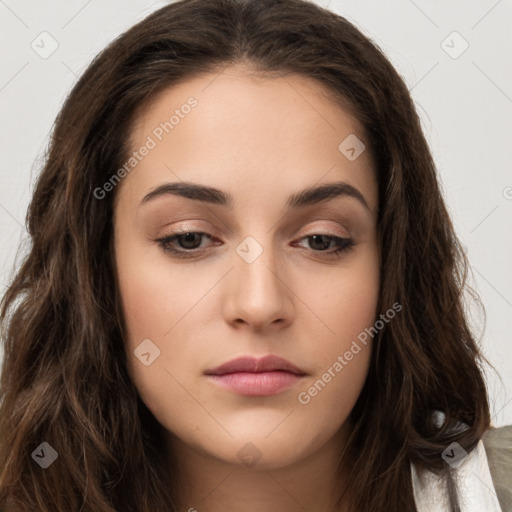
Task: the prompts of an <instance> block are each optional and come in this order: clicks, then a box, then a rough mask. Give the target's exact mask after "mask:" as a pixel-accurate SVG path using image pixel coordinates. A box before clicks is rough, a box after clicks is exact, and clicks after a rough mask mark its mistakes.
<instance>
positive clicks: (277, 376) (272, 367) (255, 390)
mask: <svg viewBox="0 0 512 512" xmlns="http://www.w3.org/2000/svg"><path fill="white" fill-rule="evenodd" d="M205 374H206V375H208V377H209V378H210V379H211V380H212V381H214V382H216V383H217V384H219V385H220V386H221V387H222V388H224V389H228V390H231V391H234V392H235V393H238V394H241V395H246V396H269V395H275V394H277V393H280V392H282V391H284V390H285V389H288V388H290V387H291V386H293V385H294V384H295V383H297V382H298V381H299V380H300V379H301V378H302V377H303V376H304V375H306V373H305V372H303V371H302V370H301V369H300V368H297V367H296V366H295V365H293V364H292V363H290V362H289V361H287V360H286V359H283V358H281V357H278V356H274V355H268V356H265V357H263V358H261V359H256V358H254V357H240V358H237V359H233V360H231V361H228V362H227V363H224V364H222V365H220V366H218V367H216V368H213V369H211V370H206V372H205Z"/></svg>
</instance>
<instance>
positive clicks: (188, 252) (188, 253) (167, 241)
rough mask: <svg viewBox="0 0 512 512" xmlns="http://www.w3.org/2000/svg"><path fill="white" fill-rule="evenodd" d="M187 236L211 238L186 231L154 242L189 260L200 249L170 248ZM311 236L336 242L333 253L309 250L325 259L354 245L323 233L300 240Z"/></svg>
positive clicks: (336, 256) (176, 255) (345, 239)
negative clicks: (336, 246)
mask: <svg viewBox="0 0 512 512" xmlns="http://www.w3.org/2000/svg"><path fill="white" fill-rule="evenodd" d="M187 234H189V235H204V236H206V237H208V238H210V239H212V238H213V237H212V235H210V234H208V233H203V232H201V231H186V232H183V233H177V234H174V235H170V236H166V237H163V238H158V239H157V240H155V241H156V242H158V245H159V246H160V247H161V248H162V250H163V251H164V252H165V253H170V254H172V255H173V256H174V257H177V258H191V257H194V256H196V255H197V253H199V252H200V249H176V248H174V247H172V245H171V244H172V243H173V242H175V241H176V240H178V239H179V238H180V237H183V236H185V235H187ZM313 236H324V237H326V238H329V239H331V240H332V241H335V242H336V241H337V245H338V247H339V248H338V249H336V250H334V251H330V252H327V251H318V250H317V251H315V250H314V249H312V250H311V252H313V253H315V254H321V255H324V254H325V255H328V256H326V257H327V258H332V257H334V258H341V255H342V253H344V252H348V251H350V250H351V249H352V248H353V247H354V246H355V245H356V244H355V242H354V240H353V239H352V238H342V237H339V236H335V235H329V234H324V233H313V234H312V235H307V236H305V237H302V238H301V239H300V240H304V239H307V238H312V237H313Z"/></svg>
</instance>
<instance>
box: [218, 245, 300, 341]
mask: <svg viewBox="0 0 512 512" xmlns="http://www.w3.org/2000/svg"><path fill="white" fill-rule="evenodd" d="M253 243H254V242H253ZM260 245H261V249H262V252H261V254H259V256H257V257H256V259H254V261H252V258H245V256H244V253H243V252H240V253H238V252H235V253H234V255H233V269H232V271H231V272H230V273H229V276H227V283H226V290H225V294H226V295H225V297H224V306H223V309H224V315H225V319H226V322H228V323H229V324H230V325H232V326H234V327H237V328H240V326H248V327H250V328H251V329H253V330H255V331H264V330H268V329H281V328H284V327H286V326H287V325H289V324H290V323H291V321H292V317H293V300H292V297H293V293H292V290H291V287H290V285H289V283H288V282H287V281H289V279H287V272H286V271H285V269H284V266H283V265H277V266H276V259H275V257H274V253H273V251H272V250H271V249H269V248H268V247H269V246H268V244H265V247H263V244H260ZM245 247H247V246H245ZM253 249H254V247H252V248H251V250H253ZM240 254H241V255H242V256H240Z"/></svg>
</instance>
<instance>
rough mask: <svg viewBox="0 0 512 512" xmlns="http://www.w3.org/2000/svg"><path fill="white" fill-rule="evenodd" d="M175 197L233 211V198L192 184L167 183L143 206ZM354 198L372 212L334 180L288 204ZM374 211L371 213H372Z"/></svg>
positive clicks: (358, 195) (359, 197)
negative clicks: (159, 199)
mask: <svg viewBox="0 0 512 512" xmlns="http://www.w3.org/2000/svg"><path fill="white" fill-rule="evenodd" d="M167 194H172V195H176V196H181V197H185V198H188V199H193V200H196V201H202V202H205V203H211V204H215V205H218V206H223V207H225V208H229V209H233V206H234V203H235V201H234V198H233V196H232V195H231V194H229V193H227V192H224V191H222V190H219V189H217V188H214V187H208V186H206V185H199V184H196V183H191V182H186V181H182V182H178V183H164V184H163V185H160V186H158V187H156V188H155V189H154V190H152V191H151V192H149V193H148V194H147V195H145V196H144V198H143V199H142V201H141V203H140V205H141V206H142V205H144V204H146V203H148V202H149V201H151V200H152V199H155V198H156V197H159V196H163V195H167ZM342 196H345V197H351V198H354V199H356V200H357V201H359V202H360V203H361V204H362V205H363V206H364V207H365V208H366V209H368V210H370V207H369V206H368V203H367V202H366V199H365V198H364V196H363V194H362V193H361V192H360V191H359V190H358V189H357V188H355V187H353V186H352V185H349V184H348V183H346V182H344V181H335V182H332V183H327V184H324V185H319V186H313V187H309V188H306V189H304V190H301V191H299V192H296V193H294V194H292V195H291V196H290V197H289V198H288V200H287V202H286V207H287V208H288V210H291V209H294V208H300V207H303V206H309V205H313V204H318V203H323V202H326V201H330V200H332V199H334V198H336V197H342ZM370 211H371V210H370Z"/></svg>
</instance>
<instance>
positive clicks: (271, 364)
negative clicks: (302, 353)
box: [205, 354, 306, 375]
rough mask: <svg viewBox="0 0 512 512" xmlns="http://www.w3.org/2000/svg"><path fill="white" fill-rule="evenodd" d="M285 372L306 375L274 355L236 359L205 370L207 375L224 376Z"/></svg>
mask: <svg viewBox="0 0 512 512" xmlns="http://www.w3.org/2000/svg"><path fill="white" fill-rule="evenodd" d="M276 370H281V371H286V372H289V373H294V374H296V375H305V374H306V373H305V372H304V371H302V370H301V369H300V368H297V366H295V365H294V364H292V363H290V361H287V360H286V359H283V358H282V357H279V356H275V355H272V354H270V355H267V356H265V357H262V358H260V359H257V358H255V357H252V356H245V357H238V358H236V359H232V360H231V361H227V362H226V363H224V364H221V365H220V366H217V367H216V368H212V369H209V370H206V372H205V373H206V374H207V375H225V374H227V373H237V372H249V373H261V372H271V371H276Z"/></svg>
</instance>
